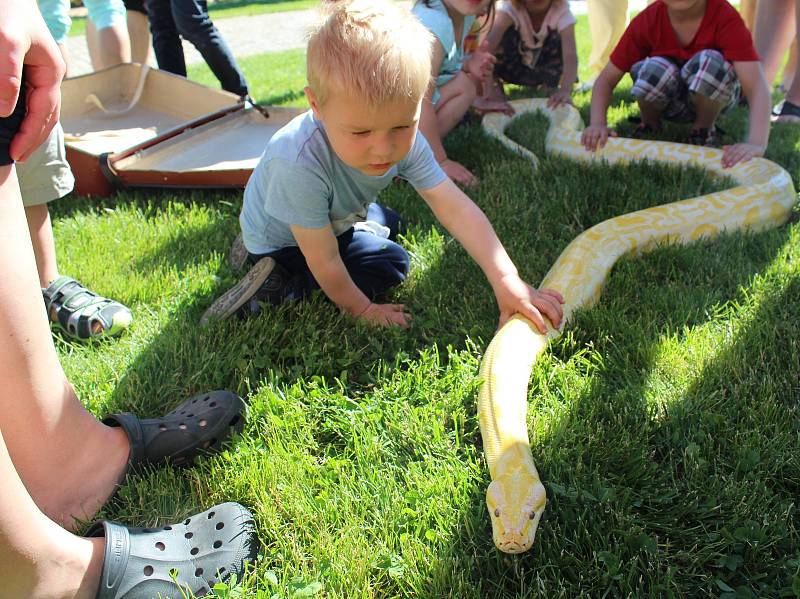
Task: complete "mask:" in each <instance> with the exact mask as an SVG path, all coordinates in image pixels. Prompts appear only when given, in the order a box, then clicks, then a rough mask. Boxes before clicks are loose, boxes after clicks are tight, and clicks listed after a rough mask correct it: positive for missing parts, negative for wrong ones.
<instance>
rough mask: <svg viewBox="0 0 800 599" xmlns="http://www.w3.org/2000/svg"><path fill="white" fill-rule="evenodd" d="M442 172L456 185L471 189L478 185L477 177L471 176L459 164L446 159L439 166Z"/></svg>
mask: <svg viewBox="0 0 800 599" xmlns="http://www.w3.org/2000/svg"><path fill="white" fill-rule="evenodd" d="M441 167H442V170H443V171H444V172H445V174H446V175H447V176H448V177H450V178H451V179H452V180H453V181H455V182H456V183H461V185H465V186H467V187H472V186H473V185H476V184H477V183H478V177H476V176H475V175H473V174H472V173H471V172H469V170H467V168H466V167H465V166H464V165H463V164H461V163H460V162H456V161H455V160H450V159H449V158H446V159H445V161H444V162H442V164H441Z"/></svg>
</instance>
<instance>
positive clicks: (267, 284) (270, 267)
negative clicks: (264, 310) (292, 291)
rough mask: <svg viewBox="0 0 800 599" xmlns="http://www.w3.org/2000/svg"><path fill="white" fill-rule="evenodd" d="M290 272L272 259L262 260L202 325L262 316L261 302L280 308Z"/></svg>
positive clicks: (207, 314) (213, 306)
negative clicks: (223, 320)
mask: <svg viewBox="0 0 800 599" xmlns="http://www.w3.org/2000/svg"><path fill="white" fill-rule="evenodd" d="M288 282H289V273H288V272H286V269H284V268H283V267H282V266H281V265H280V264H278V263H277V262H275V260H274V259H272V258H270V257H269V256H267V257H265V258H261V260H259V261H258V262H256V264H255V265H254V266H253V268H251V269H250V270H249V271H248V273H247V274H246V275H245V276H244V277H242V280H241V281H239V282H238V283H236V285H234V286H233V287H231V288H230V289H229V290H228V291H227V292H225V293H224V294H222V295H221V296H220V297H219V299H217V301H215V302H214V303H213V304H211V307H210V308H209V309H208V310H206V311H205V314H203V316H202V317H201V318H200V326H201V327H204V326H206V325H208V323H209V322H211V321H212V320H222V319H224V318H228V317H229V316H233V315H234V314H235V315H237V316H242V317H247V316H251V315H258V314H261V306H260V305H259V302H267V303H269V304H273V305H278V304H280V303H281V302H283V300H284V298H285V297H286V286H287V283H288Z"/></svg>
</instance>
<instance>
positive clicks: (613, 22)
mask: <svg viewBox="0 0 800 599" xmlns="http://www.w3.org/2000/svg"><path fill="white" fill-rule="evenodd" d="M586 8H587V10H588V13H589V33H590V34H591V37H592V49H591V52H590V54H589V71H590V75H589V80H590V81H594V80H595V79H596V78H597V76H598V75H599V74H600V71H602V70H603V68H605V66H606V64H608V57H609V56H611V52H612V50H614V47H615V46H616V45H617V42H618V41H619V38H621V37H622V34H623V32H624V31H625V27H626V25H627V23H628V1H627V0H587V1H586Z"/></svg>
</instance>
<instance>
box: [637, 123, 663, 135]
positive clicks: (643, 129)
mask: <svg viewBox="0 0 800 599" xmlns="http://www.w3.org/2000/svg"><path fill="white" fill-rule="evenodd" d="M660 131H661V127H653V126H652V125H648V124H647V123H639V125H638V126H637V127H636V129H634V130H633V133H631V138H632V139H649V138H651V137H653V136H654V135H658V133H659V132H660Z"/></svg>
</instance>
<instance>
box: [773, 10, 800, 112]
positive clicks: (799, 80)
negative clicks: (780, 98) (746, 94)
mask: <svg viewBox="0 0 800 599" xmlns="http://www.w3.org/2000/svg"><path fill="white" fill-rule="evenodd" d="M795 18H796V19H797V32H798V38H800V0H797V10H796V12H795ZM786 102H788V103H789V104H788V105H787V106H784V108H783V110H782V111H781V112H782V113H783V114H781V116H779V117H778V119H777V120H778V121H780V122H782V123H800V77H795V78H794V80H793V81H792V85H791V87H790V88H789V90H788V91H787V92H786Z"/></svg>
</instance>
